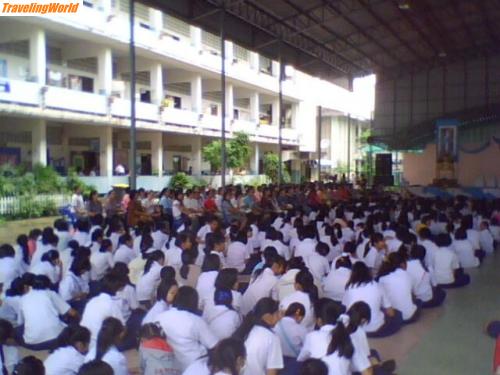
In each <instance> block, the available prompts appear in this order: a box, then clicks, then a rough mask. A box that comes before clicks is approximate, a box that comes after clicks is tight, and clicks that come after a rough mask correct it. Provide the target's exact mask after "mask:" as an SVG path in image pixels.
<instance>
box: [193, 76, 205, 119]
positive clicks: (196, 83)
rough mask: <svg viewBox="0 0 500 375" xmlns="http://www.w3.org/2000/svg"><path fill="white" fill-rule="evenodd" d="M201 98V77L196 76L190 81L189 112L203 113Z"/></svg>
mask: <svg viewBox="0 0 500 375" xmlns="http://www.w3.org/2000/svg"><path fill="white" fill-rule="evenodd" d="M202 98H203V91H202V87H201V75H196V76H193V78H192V79H191V110H192V111H193V112H196V113H202V112H203V101H202Z"/></svg>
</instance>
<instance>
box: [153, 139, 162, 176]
mask: <svg viewBox="0 0 500 375" xmlns="http://www.w3.org/2000/svg"><path fill="white" fill-rule="evenodd" d="M151 168H152V169H153V174H155V172H156V175H157V176H158V177H161V176H163V133H161V132H159V133H157V134H156V133H155V134H154V136H153V137H152V138H151Z"/></svg>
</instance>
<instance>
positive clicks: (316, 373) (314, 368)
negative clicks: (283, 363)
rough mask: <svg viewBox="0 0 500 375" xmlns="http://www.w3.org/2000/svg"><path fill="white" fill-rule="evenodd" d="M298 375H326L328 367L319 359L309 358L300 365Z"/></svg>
mask: <svg viewBox="0 0 500 375" xmlns="http://www.w3.org/2000/svg"><path fill="white" fill-rule="evenodd" d="M298 375H328V366H327V365H326V363H325V362H323V361H322V360H321V359H316V358H309V359H307V360H305V361H304V362H303V363H302V366H301V367H300V370H299V373H298Z"/></svg>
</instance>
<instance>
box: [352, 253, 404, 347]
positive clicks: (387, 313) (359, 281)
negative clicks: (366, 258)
mask: <svg viewBox="0 0 500 375" xmlns="http://www.w3.org/2000/svg"><path fill="white" fill-rule="evenodd" d="M359 301H362V302H366V303H367V304H368V305H369V306H370V313H371V319H370V322H369V323H368V324H367V325H366V327H365V331H366V332H367V334H368V336H369V337H386V336H390V335H392V334H394V333H396V332H397V331H398V330H399V329H400V328H401V324H402V322H403V318H402V316H401V312H400V311H397V310H395V309H393V308H392V306H391V303H390V301H389V299H388V298H387V296H386V294H385V292H384V289H383V288H382V287H381V286H380V285H379V283H377V282H376V281H374V280H373V278H372V275H371V272H370V269H369V268H368V267H367V266H366V264H364V263H363V262H357V263H355V264H354V265H353V266H352V274H351V278H350V279H349V282H348V283H347V285H346V292H345V295H344V298H343V300H342V304H343V305H344V306H345V307H346V308H347V309H349V308H350V307H351V306H352V305H353V304H354V303H356V302H359Z"/></svg>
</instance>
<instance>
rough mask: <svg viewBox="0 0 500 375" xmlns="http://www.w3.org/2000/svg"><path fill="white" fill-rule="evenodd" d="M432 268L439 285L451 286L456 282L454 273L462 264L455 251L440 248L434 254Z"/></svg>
mask: <svg viewBox="0 0 500 375" xmlns="http://www.w3.org/2000/svg"><path fill="white" fill-rule="evenodd" d="M432 268H433V270H434V277H435V279H436V283H437V284H451V283H453V282H454V281H455V275H454V271H455V270H456V269H457V268H460V264H459V262H458V257H457V255H456V254H455V253H454V252H453V251H451V250H450V249H448V248H447V247H440V248H439V249H438V251H436V253H435V254H434V258H433V263H432Z"/></svg>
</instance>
